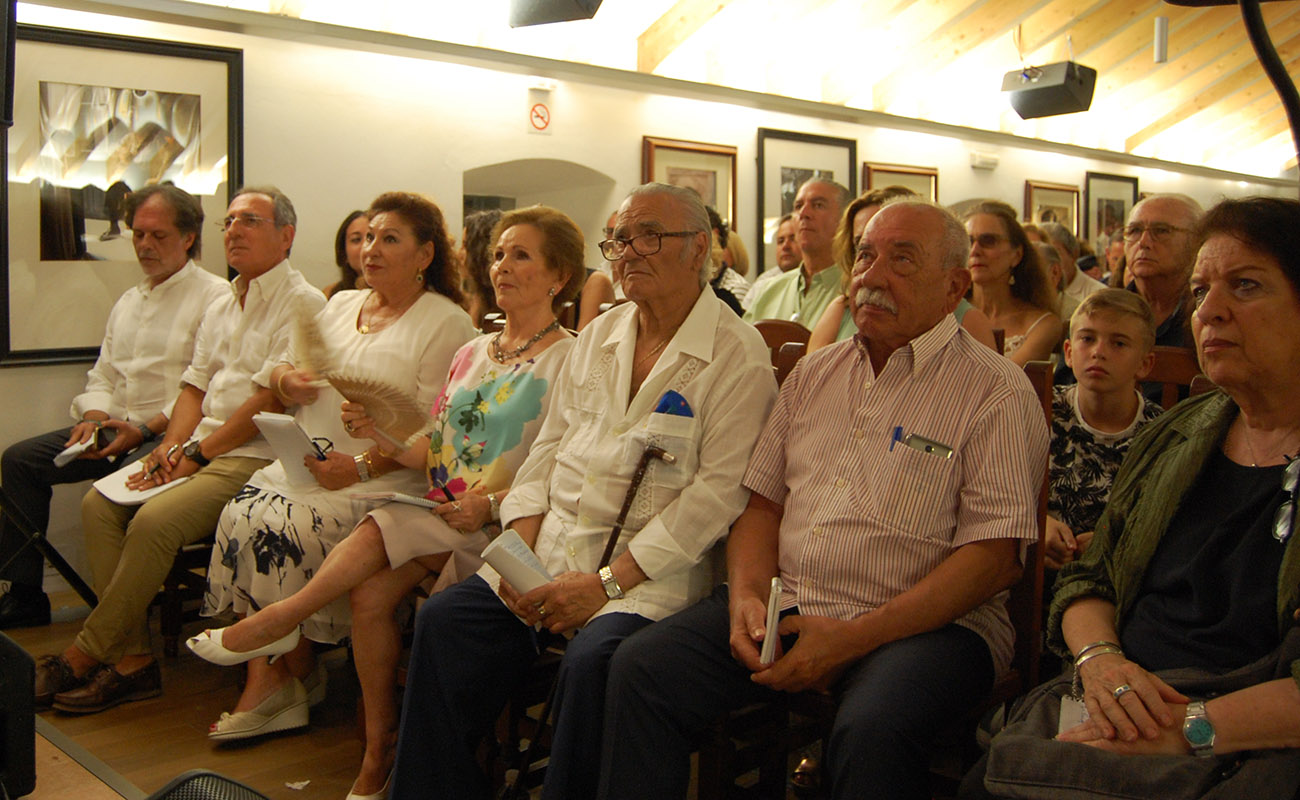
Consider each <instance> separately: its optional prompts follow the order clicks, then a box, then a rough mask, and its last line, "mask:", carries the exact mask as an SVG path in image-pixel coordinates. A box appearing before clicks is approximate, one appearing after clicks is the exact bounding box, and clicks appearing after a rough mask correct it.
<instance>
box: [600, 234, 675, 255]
mask: <svg viewBox="0 0 1300 800" xmlns="http://www.w3.org/2000/svg"><path fill="white" fill-rule="evenodd" d="M697 233H699V231H662V232H651V233H640V234H637V235H636V236H633V237H632V238H631V239H620V238H617V237H615V238H610V239H606V240H605V241H603V242H601V243H600V254H601V255H602V256H604V257H605V260H606V261H618V260H619V259H620V258H622V257H623V253H624V252H626V251H627V248H628V247H631V248H632V252H633V253H636V254H637V255H639V256H652V255H654V254H655V253H658V252H659V250H660V248H662V247H663V246H664V241H663V239H664V237H665V236H694V235H695V234H697Z"/></svg>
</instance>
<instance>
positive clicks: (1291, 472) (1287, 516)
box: [1273, 455, 1300, 543]
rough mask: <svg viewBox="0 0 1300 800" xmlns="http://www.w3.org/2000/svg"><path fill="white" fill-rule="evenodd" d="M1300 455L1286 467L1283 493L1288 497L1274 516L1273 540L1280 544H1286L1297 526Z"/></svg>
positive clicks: (1299, 492)
mask: <svg viewBox="0 0 1300 800" xmlns="http://www.w3.org/2000/svg"><path fill="white" fill-rule="evenodd" d="M1298 490H1300V455H1297V456H1296V457H1295V458H1293V459H1291V461H1290V462H1288V463H1287V465H1286V470H1285V471H1283V472H1282V493H1283V494H1284V495H1286V500H1283V501H1282V505H1280V506H1278V507H1277V513H1276V514H1274V515H1273V538H1274V539H1277V540H1278V541H1279V542H1283V543H1285V542H1286V540H1287V538H1288V537H1289V536H1290V535H1291V533H1292V532H1293V530H1294V525H1295V504H1296V498H1297V495H1300V491H1298Z"/></svg>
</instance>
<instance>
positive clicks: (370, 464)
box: [361, 450, 380, 478]
mask: <svg viewBox="0 0 1300 800" xmlns="http://www.w3.org/2000/svg"><path fill="white" fill-rule="evenodd" d="M361 457H362V458H363V459H365V462H366V471H368V472H369V473H370V477H372V478H378V477H379V475H380V472H379V469H378V468H376V467H375V462H374V461H371V460H370V451H369V450H363V451H362V452H361Z"/></svg>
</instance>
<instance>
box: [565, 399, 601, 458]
mask: <svg viewBox="0 0 1300 800" xmlns="http://www.w3.org/2000/svg"><path fill="white" fill-rule="evenodd" d="M609 405H610V403H609V398H608V397H603V396H600V395H598V394H596V393H595V392H592V391H589V390H586V389H580V390H578V391H577V392H576V393H575V394H574V398H573V404H572V405H571V406H570V407H569V408H567V409H565V411H564V414H565V416H566V417H567V419H568V422H569V426H568V430H567V431H565V434H564V438H563V439H562V440H561V442H560V447H559V450H558V455H559V456H560V457H562V458H565V459H573V458H578V459H583V460H585V459H587V458H589V457H590V456H591V451H592V447H593V445H594V444H595V442H596V433H597V431H598V430H600V426H601V421H602V420H603V419H604V416H605V415H606V414H607V413H609Z"/></svg>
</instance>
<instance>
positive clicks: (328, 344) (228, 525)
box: [203, 192, 474, 741]
mask: <svg viewBox="0 0 1300 800" xmlns="http://www.w3.org/2000/svg"><path fill="white" fill-rule="evenodd" d="M367 218H368V221H369V226H368V230H367V233H366V242H365V245H364V247H363V251H362V269H363V272H364V277H365V280H366V284H367V286H368V288H366V289H361V290H344V291H340V292H337V293H336V294H335V295H334V296H333V297H331V298H330V300H329V302H328V303H327V304H326V306H325V308H324V309H322V310H321V311H320V313H319V314H318V315H316V316H315V318H314V319H313V318H310V317H305V318H304V319H303V320H302V324H301V325H300V328H299V330H298V334H299V335H297V336H295V337H293V341H292V343H291V344H290V346H289V350H288V352H287V353H286V354H285V356H284V359H283V362H282V363H281V364H280V365H279V366H277V367H276V368H275V369H274V370H273V371H272V372H271V375H270V379H269V383H270V386H271V388H272V389H274V391H275V392H276V395H277V397H278V398H279V399H280V400H281V401H282V402H283V403H284V405H285V406H286V407H290V406H297V410H296V413H295V417H296V421H297V423H298V425H299V426H301V427H302V428H303V429H304V430H305V431H308V432H309V435H311V436H314V437H316V439H315V441H316V442H317V444H318V450H319V455H311V456H306V457H304V459H303V463H304V466H306V468H307V470H308V471H309V472H310V473H311V476H312V477H313V478H314V480H313V481H312V482H311V483H309V484H305V485H304V484H301V483H295V482H294V480H293V479H292V477H291V475H290V473H288V472H286V470H285V467H284V464H282V463H281V462H280V461H275V462H273V463H272V464H271V465H270V466H268V467H266V468H264V469H262V470H259V471H258V472H256V473H254V474H253V476H252V477H251V478H250V479H249V481H248V483H247V484H246V485H245V486H244V487H243V488H242V489H241V490H240V491H239V492H238V493H237V494H236V495H235V497H234V498H232V499H231V501H230V502H229V503H228V504H227V505H226V508H225V510H224V511H223V512H222V515H221V519H220V522H219V523H218V527H217V535H216V544H215V546H214V548H213V552H212V561H211V564H210V565H209V568H208V591H207V594H206V596H205V597H204V605H203V613H204V614H205V615H213V614H217V613H219V612H221V611H224V610H226V609H228V608H233V609H234V610H235V612H236V613H238V614H241V615H242V614H248V613H251V612H254V611H257V610H258V609H260V608H262V607H264V606H266V605H269V604H271V603H274V602H275V601H277V600H280V599H282V598H283V597H285V596H286V595H291V594H293V593H294V592H296V591H298V590H299V589H301V588H302V587H303V586H304V585H306V584H307V582H308V581H309V580H310V579H311V577H312V576H313V575H314V574H315V573H316V572H318V571H319V570H320V568H321V566H322V563H323V562H324V560H325V557H326V556H327V555H328V553H329V552H330V550H331V549H332V548H333V547H334V546H335V545H336V544H337V543H338V542H339V541H340V540H342V539H343V538H344V537H345V536H346V535H347V534H348V532H349V531H351V530H352V528H353V526H355V525H356V524H357V522H358V521H359V520H360V519H362V518H363V517H364V516H365V514H366V512H367V511H369V510H370V509H371V508H372V507H374V506H375V505H376V503H375V502H374V501H363V500H358V499H356V498H354V497H352V496H351V495H352V493H353V492H356V491H358V490H359V488H360V486H361V484H362V483H363V482H365V483H364V485H365V488H366V489H371V490H386V491H397V492H409V491H416V492H418V491H420V489H419V487H420V474H419V472H418V471H416V470H413V469H407V468H406V466H405V465H403V464H402V463H400V462H398V461H396V460H393V459H390V458H388V457H386V456H384V455H383V452H382V451H381V445H380V444H376V443H375V442H374V441H362V440H358V439H352V438H351V437H350V436H349V435H348V431H347V430H346V428H345V426H344V425H343V422H342V421H341V420H340V419H339V408H340V406H341V404H342V403H343V402H344V400H345V397H346V396H356V393H357V392H358V391H361V392H364V393H368V394H369V395H370V396H390V397H393V398H406V401H405V402H406V404H408V405H409V407H410V408H411V409H413V410H415V411H416V413H415V414H414V415H413V421H412V420H409V419H408V420H407V421H405V422H401V421H400V420H397V419H396V418H394V420H392V421H390V424H389V426H388V435H389V436H393V437H400V438H401V440H403V441H404V440H405V439H406V438H408V437H411V436H413V435H415V434H417V433H419V431H420V429H421V428H422V427H423V424H424V421H425V420H424V418H423V415H422V414H421V413H419V411H418V409H419V408H421V407H425V408H427V407H428V404H430V403H432V402H433V399H434V398H435V397H436V396H437V392H438V390H439V387H440V386H441V385H442V379H443V377H444V376H445V375H446V374H447V369H448V366H449V365H450V364H451V361H452V357H453V355H454V354H455V353H456V350H457V348H459V347H460V345H462V344H463V343H465V342H466V341H468V340H469V339H470V338H471V337H472V336H473V335H474V329H473V325H472V324H471V323H470V320H469V317H468V316H467V315H466V314H465V312H464V311H462V310H461V308H460V306H459V305H458V301H459V299H460V297H459V293H458V291H457V290H456V289H455V261H454V255H453V253H454V251H453V250H452V246H451V241H450V239H449V238H448V236H447V228H446V223H445V222H444V219H443V216H442V212H441V211H440V210H439V209H438V207H437V206H436V205H435V204H434V203H433V202H432V201H430V200H429V199H427V198H425V197H422V196H420V195H416V194H409V193H404V192H390V193H387V194H383V195H380V196H379V197H378V198H376V200H375V202H374V203H373V204H371V207H370V209H369V211H368V212H367ZM322 379H325V380H322ZM327 380H328V381H329V382H326V381H327ZM398 406H399V407H400V404H398ZM407 416H408V417H410V416H412V415H407ZM393 422H398V423H400V424H393ZM298 474H299V475H301V474H302V473H301V471H298ZM348 611H349V609H348V605H347V603H346V602H341V603H336V604H334V605H333V606H332V607H327V608H322V609H321V610H320V611H319V613H317V614H316V615H314V616H313V617H312V618H311V619H309V620H308V621H307V622H306V624H305V625H304V628H303V634H304V638H303V639H302V640H301V641H300V642H296V643H295V646H294V647H293V648H291V649H288V650H286V651H285V657H284V658H283V659H280V660H278V661H275V663H271V661H269V660H268V659H266V658H256V659H253V660H252V661H250V663H249V666H248V680H247V683H246V684H245V686H244V690H243V693H242V694H241V695H240V698H239V701H238V702H237V703H236V705H235V707H234V709H233V711H232V712H230V713H223V714H222V715H221V718H220V719H219V720H217V721H216V722H215V723H213V724H212V726H211V728H210V729H209V732H208V735H209V737H211V738H212V739H213V740H215V741H231V740H236V739H246V738H249V737H253V736H260V735H262V734H264V733H270V732H272V731H277V730H287V729H290V728H296V727H301V726H303V725H306V724H307V716H308V705H309V702H310V703H314V702H318V701H319V699H321V698H323V697H324V688H325V687H324V683H323V678H324V676H323V670H320V669H318V668H317V665H316V663H315V657H314V654H313V652H312V648H311V641H312V640H314V641H318V642H326V643H333V642H338V641H339V640H341V639H343V638H345V637H346V636H348V634H349V631H350V627H351V625H350V619H349V613H348ZM304 681H305V682H306V684H307V685H306V686H304Z"/></svg>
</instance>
